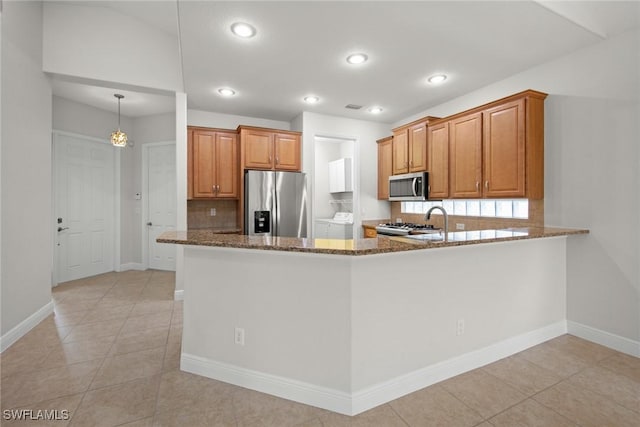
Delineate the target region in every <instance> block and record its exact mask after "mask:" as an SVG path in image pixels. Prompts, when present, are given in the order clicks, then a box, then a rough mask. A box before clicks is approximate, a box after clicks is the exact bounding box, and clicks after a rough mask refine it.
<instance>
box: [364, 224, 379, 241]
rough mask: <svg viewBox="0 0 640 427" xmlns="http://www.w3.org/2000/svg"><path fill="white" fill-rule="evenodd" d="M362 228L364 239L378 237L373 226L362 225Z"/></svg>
mask: <svg viewBox="0 0 640 427" xmlns="http://www.w3.org/2000/svg"><path fill="white" fill-rule="evenodd" d="M362 228H363V230H364V233H363V234H364V237H365V239H369V238H372V237H378V232H377V231H376V229H375V227H370V226H367V225H363V226H362Z"/></svg>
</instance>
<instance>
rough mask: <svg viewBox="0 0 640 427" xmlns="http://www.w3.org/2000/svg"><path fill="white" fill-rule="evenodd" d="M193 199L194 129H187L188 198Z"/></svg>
mask: <svg viewBox="0 0 640 427" xmlns="http://www.w3.org/2000/svg"><path fill="white" fill-rule="evenodd" d="M191 199H193V130H191V129H187V200H191Z"/></svg>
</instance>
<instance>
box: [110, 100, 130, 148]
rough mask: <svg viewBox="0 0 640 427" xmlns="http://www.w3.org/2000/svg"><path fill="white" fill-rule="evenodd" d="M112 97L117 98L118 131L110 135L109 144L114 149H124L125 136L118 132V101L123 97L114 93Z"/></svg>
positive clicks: (125, 144)
mask: <svg viewBox="0 0 640 427" xmlns="http://www.w3.org/2000/svg"><path fill="white" fill-rule="evenodd" d="M113 96H115V97H116V98H118V130H117V131H115V132H113V133H111V144H113V146H114V147H126V146H127V134H126V133H124V132H122V131H120V100H121V99H122V98H124V95H120V94H119V93H116V94H114V95H113Z"/></svg>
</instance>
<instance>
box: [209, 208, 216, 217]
mask: <svg viewBox="0 0 640 427" xmlns="http://www.w3.org/2000/svg"><path fill="white" fill-rule="evenodd" d="M209 215H211V216H216V208H211V210H210V211H209Z"/></svg>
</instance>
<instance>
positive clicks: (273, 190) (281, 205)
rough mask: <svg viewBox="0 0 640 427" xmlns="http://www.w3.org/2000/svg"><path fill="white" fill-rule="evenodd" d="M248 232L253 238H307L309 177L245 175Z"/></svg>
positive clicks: (249, 172)
mask: <svg viewBox="0 0 640 427" xmlns="http://www.w3.org/2000/svg"><path fill="white" fill-rule="evenodd" d="M244 229H245V233H247V234H248V235H250V236H281V237H307V176H306V175H305V174H304V173H301V172H273V171H245V173H244Z"/></svg>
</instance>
